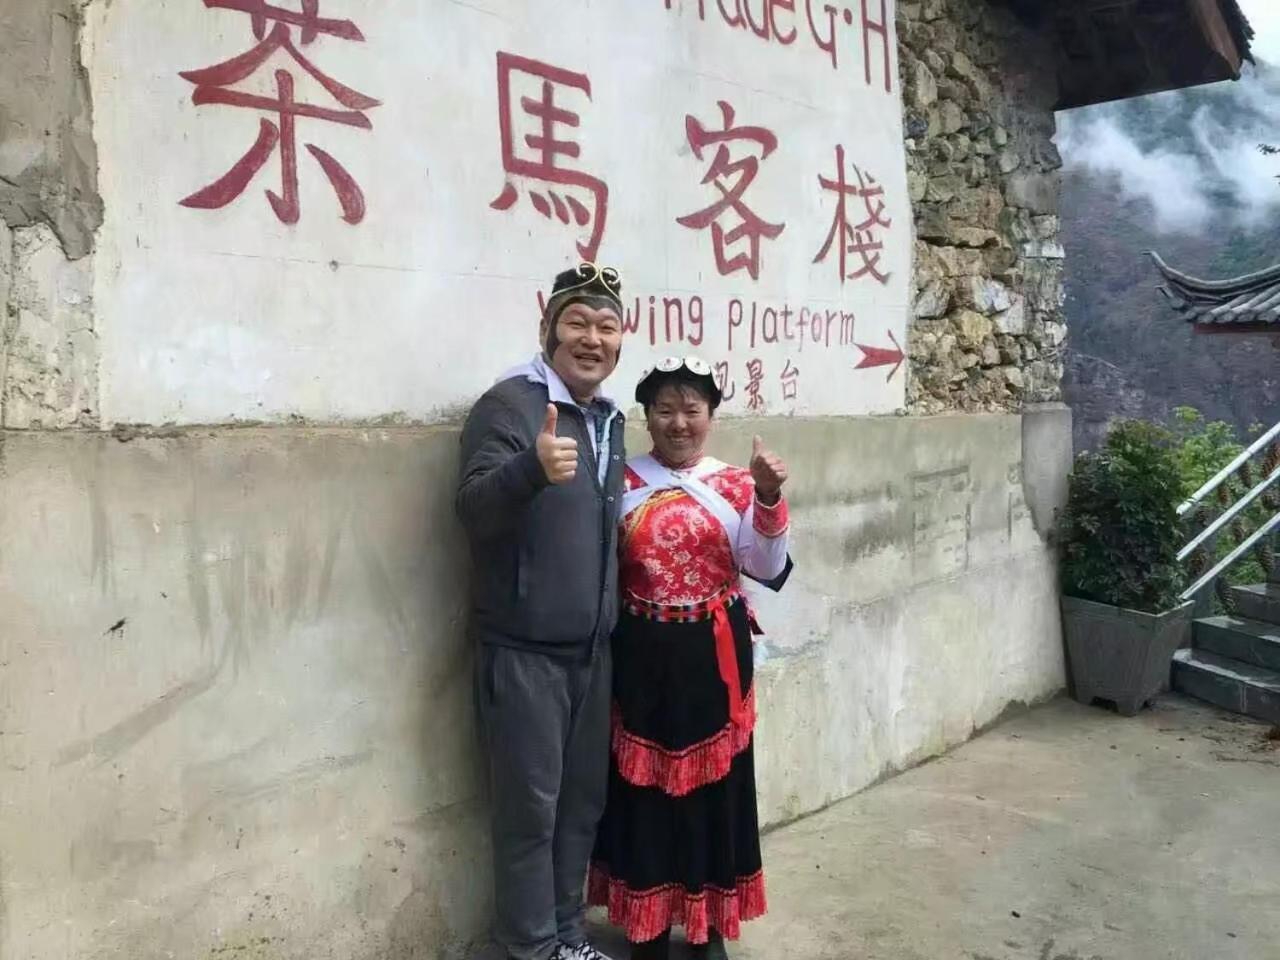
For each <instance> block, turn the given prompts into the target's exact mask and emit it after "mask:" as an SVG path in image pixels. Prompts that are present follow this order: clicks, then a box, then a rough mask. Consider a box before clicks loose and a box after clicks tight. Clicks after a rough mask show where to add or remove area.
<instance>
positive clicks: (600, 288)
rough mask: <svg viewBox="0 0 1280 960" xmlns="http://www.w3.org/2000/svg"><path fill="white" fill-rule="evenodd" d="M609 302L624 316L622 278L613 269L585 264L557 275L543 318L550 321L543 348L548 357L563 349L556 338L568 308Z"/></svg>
mask: <svg viewBox="0 0 1280 960" xmlns="http://www.w3.org/2000/svg"><path fill="white" fill-rule="evenodd" d="M600 301H607V303H608V305H609V306H611V307H613V308H614V309H615V310H616V311H617V312H618V317H619V319H621V317H622V312H623V311H622V277H621V276H619V275H618V271H617V270H615V269H613V267H598V266H596V265H595V264H594V263H581V264H579V265H578V266H577V267H575V268H573V269H572V270H565V271H563V272H561V273H559V274H557V275H556V279H555V283H554V285H553V286H552V288H551V296H550V297H549V298H548V299H547V307H546V311H545V312H544V313H543V318H544V319H545V320H546V321H547V340H546V343H544V344H543V346H542V349H543V350H544V351H545V352H546V355H547V358H548V359H550V358H551V357H553V356H555V353H556V350H557V348H559V346H560V338H559V337H557V336H556V321H557V320H559V319H560V314H562V313H564V310H565V307H567V306H569V304H571V303H583V302H585V303H588V304H592V303H594V304H597V305H599V303H600Z"/></svg>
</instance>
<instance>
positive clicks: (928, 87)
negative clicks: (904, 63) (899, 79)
mask: <svg viewBox="0 0 1280 960" xmlns="http://www.w3.org/2000/svg"><path fill="white" fill-rule="evenodd" d="M910 89H911V96H910V99H909V101H908V102H909V103H910V105H911V106H913V107H915V108H916V109H917V110H927V109H928V108H929V107H931V106H933V105H934V104H935V103H937V102H938V80H937V78H936V77H934V75H933V71H932V70H930V69H929V67H928V65H927V64H925V63H923V62H921V61H916V63H915V64H914V65H913V66H912V68H911V74H910Z"/></svg>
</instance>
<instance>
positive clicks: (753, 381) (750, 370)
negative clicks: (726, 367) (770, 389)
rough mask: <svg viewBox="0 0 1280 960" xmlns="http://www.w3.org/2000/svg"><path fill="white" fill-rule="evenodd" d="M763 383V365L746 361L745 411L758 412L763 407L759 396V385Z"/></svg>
mask: <svg viewBox="0 0 1280 960" xmlns="http://www.w3.org/2000/svg"><path fill="white" fill-rule="evenodd" d="M763 382H764V363H763V362H762V361H760V360H755V359H753V360H748V361H747V409H748V410H759V409H761V408H762V407H763V406H764V398H763V397H762V396H760V384H761V383H763Z"/></svg>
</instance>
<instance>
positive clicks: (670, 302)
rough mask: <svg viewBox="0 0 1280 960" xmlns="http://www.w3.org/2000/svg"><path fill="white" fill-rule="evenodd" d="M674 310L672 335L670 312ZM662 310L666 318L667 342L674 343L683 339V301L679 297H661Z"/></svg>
mask: <svg viewBox="0 0 1280 960" xmlns="http://www.w3.org/2000/svg"><path fill="white" fill-rule="evenodd" d="M673 308H674V310H675V315H676V332H675V336H674V337H673V336H672V334H671V313H672V309H673ZM662 312H663V316H664V318H665V319H666V331H667V343H674V342H676V341H680V340H683V339H684V301H683V300H681V299H680V298H679V297H663V298H662Z"/></svg>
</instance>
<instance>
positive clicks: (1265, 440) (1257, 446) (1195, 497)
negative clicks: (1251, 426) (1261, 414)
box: [1178, 423, 1280, 517]
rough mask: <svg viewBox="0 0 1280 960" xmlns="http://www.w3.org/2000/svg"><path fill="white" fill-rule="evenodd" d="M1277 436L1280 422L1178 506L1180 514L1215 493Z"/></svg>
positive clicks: (1279, 431)
mask: <svg viewBox="0 0 1280 960" xmlns="http://www.w3.org/2000/svg"><path fill="white" fill-rule="evenodd" d="M1277 437H1280V423H1277V424H1276V425H1275V426H1274V427H1272V428H1271V429H1270V430H1268V431H1267V432H1266V433H1264V434H1263V435H1262V436H1260V437H1259V438H1258V439H1257V440H1255V441H1253V443H1252V444H1250V446H1249V448H1248V449H1247V450H1245V451H1244V452H1243V453H1241V454H1240V456H1238V457H1236V458H1235V459H1234V460H1232V461H1231V462H1230V463H1229V464H1227V465H1226V466H1225V467H1223V468H1222V469H1221V470H1220V471H1218V473H1217V475H1216V476H1215V477H1214V478H1213V479H1212V480H1210V481H1209V482H1208V483H1206V484H1205V485H1204V486H1203V487H1201V488H1200V489H1199V490H1197V491H1196V492H1195V493H1193V494H1192V495H1191V498H1190V499H1189V500H1187V501H1186V502H1185V503H1183V504H1182V506H1180V507H1178V516H1180V517H1181V516H1183V515H1185V514H1186V512H1187V511H1188V510H1190V509H1191V508H1192V507H1194V506H1195V505H1196V504H1198V503H1199V502H1200V501H1201V500H1203V499H1204V498H1205V497H1207V496H1208V495H1209V494H1211V493H1213V491H1215V490H1217V489H1218V487H1220V486H1222V484H1223V482H1224V481H1226V479H1227V478H1228V477H1230V476H1231V475H1232V474H1233V473H1235V472H1236V471H1237V470H1239V469H1240V468H1241V467H1242V466H1244V465H1245V464H1246V463H1248V462H1249V461H1250V460H1252V459H1253V458H1254V457H1255V456H1256V455H1257V454H1258V452H1259V451H1261V450H1262V449H1264V448H1265V447H1266V446H1267V444H1269V443H1270V442H1271V441H1272V440H1275V439H1276V438H1277Z"/></svg>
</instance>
